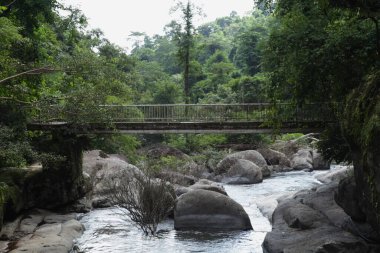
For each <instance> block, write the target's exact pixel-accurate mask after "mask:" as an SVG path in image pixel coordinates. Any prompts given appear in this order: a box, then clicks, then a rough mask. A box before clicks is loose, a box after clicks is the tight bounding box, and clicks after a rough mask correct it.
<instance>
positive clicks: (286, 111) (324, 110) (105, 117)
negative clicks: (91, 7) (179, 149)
mask: <svg viewBox="0 0 380 253" xmlns="http://www.w3.org/2000/svg"><path fill="white" fill-rule="evenodd" d="M338 108H339V104H337V103H310V104H304V105H302V106H296V105H294V104H291V103H277V104H276V105H273V104H271V103H251V104H160V105H99V106H96V108H95V109H96V110H90V109H89V108H81V107H80V106H70V107H67V106H65V105H58V104H56V105H45V106H42V107H32V108H29V109H31V110H33V113H31V115H33V116H32V119H31V121H32V122H38V123H44V122H46V123H48V122H52V121H63V122H74V123H75V122H82V123H83V122H87V123H97V122H108V123H109V122H125V123H128V122H135V123H144V122H146V123H149V122H151V123H154V122H167V123H171V122H173V123H174V122H193V123H197V122H270V121H279V122H313V121H315V122H331V121H335V120H336V114H337V111H338ZM92 109H94V108H92Z"/></svg>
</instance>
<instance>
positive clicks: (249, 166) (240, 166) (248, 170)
mask: <svg viewBox="0 0 380 253" xmlns="http://www.w3.org/2000/svg"><path fill="white" fill-rule="evenodd" d="M265 167H266V166H265ZM262 181H263V174H262V171H261V169H260V168H259V167H258V166H257V165H256V164H254V163H253V162H251V161H248V160H244V159H237V160H236V162H235V163H234V164H233V165H232V166H231V167H230V168H229V169H228V171H227V173H225V174H224V178H223V179H222V182H224V183H227V184H256V183H261V182H262Z"/></svg>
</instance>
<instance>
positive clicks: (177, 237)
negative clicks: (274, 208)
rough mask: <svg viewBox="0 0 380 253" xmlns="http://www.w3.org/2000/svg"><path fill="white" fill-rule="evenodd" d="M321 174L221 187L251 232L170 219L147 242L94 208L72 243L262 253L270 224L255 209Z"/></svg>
mask: <svg viewBox="0 0 380 253" xmlns="http://www.w3.org/2000/svg"><path fill="white" fill-rule="evenodd" d="M320 173H326V172H320V171H319V172H303V171H297V172H288V173H278V174H276V175H274V176H272V177H271V178H268V179H265V180H264V181H263V182H262V183H260V184H254V185H225V186H224V187H225V189H226V191H227V193H228V195H229V196H230V197H231V198H232V199H234V200H235V201H237V202H239V203H240V204H241V205H242V206H243V207H244V209H245V210H246V212H247V213H248V215H249V217H250V219H251V223H252V226H253V230H252V231H236V232H195V231H176V230H174V222H173V220H166V221H164V222H163V223H161V224H160V225H159V228H158V230H159V231H158V236H157V237H146V236H144V235H143V233H142V232H141V231H140V230H139V229H138V228H137V227H135V226H134V225H133V224H132V223H131V221H129V220H128V218H127V217H125V215H123V214H122V212H121V211H120V210H118V209H117V208H105V209H95V210H93V211H91V212H90V213H87V214H85V215H83V216H82V217H81V219H80V221H81V222H82V223H83V224H84V226H85V228H86V230H85V232H84V234H83V236H82V237H81V238H79V239H78V240H77V243H76V246H78V247H79V249H80V250H81V252H86V253H96V252H107V253H124V252H160V253H166V252H215V253H216V252H218V253H220V252H239V253H246V252H253V253H262V248H261V244H262V242H263V240H264V237H265V235H266V233H267V232H269V231H271V224H270V222H269V220H268V219H267V218H265V217H264V216H263V215H262V213H261V212H260V210H259V209H258V207H257V203H260V201H263V200H266V201H267V200H270V199H277V198H278V197H279V196H281V195H283V194H291V193H295V192H297V191H299V190H302V189H309V188H312V187H313V186H316V185H318V184H320V183H319V181H317V180H316V179H315V175H316V174H320Z"/></svg>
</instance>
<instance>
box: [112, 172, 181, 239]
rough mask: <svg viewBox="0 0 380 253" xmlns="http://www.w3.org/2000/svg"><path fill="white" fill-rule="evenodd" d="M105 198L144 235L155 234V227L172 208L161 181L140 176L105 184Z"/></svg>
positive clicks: (170, 196)
mask: <svg viewBox="0 0 380 253" xmlns="http://www.w3.org/2000/svg"><path fill="white" fill-rule="evenodd" d="M107 184H108V185H107V186H108V187H106V188H107V189H108V190H107V195H108V196H109V198H110V200H111V203H113V204H114V205H117V206H119V207H121V208H120V210H121V211H122V212H123V213H124V214H125V215H126V216H128V217H129V218H130V219H131V220H132V221H133V222H134V223H135V224H136V225H137V226H138V227H139V228H141V229H142V231H143V232H144V234H145V235H156V231H157V226H158V224H159V223H160V222H161V221H162V220H163V219H164V218H165V217H166V216H167V215H168V214H169V212H170V211H171V210H172V209H173V207H174V199H175V194H174V191H173V190H172V189H171V187H170V185H169V184H168V183H166V182H165V181H162V180H158V179H153V178H152V177H150V176H146V175H144V174H142V173H134V175H133V176H132V177H120V178H114V179H113V180H110V181H109V182H107Z"/></svg>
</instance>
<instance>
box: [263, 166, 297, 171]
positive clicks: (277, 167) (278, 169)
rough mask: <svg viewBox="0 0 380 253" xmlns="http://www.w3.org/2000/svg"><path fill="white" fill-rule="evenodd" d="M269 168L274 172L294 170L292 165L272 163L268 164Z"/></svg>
mask: <svg viewBox="0 0 380 253" xmlns="http://www.w3.org/2000/svg"><path fill="white" fill-rule="evenodd" d="M268 170H270V171H271V172H272V173H273V172H274V173H279V172H289V171H292V170H293V168H291V167H283V166H280V165H270V166H268Z"/></svg>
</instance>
